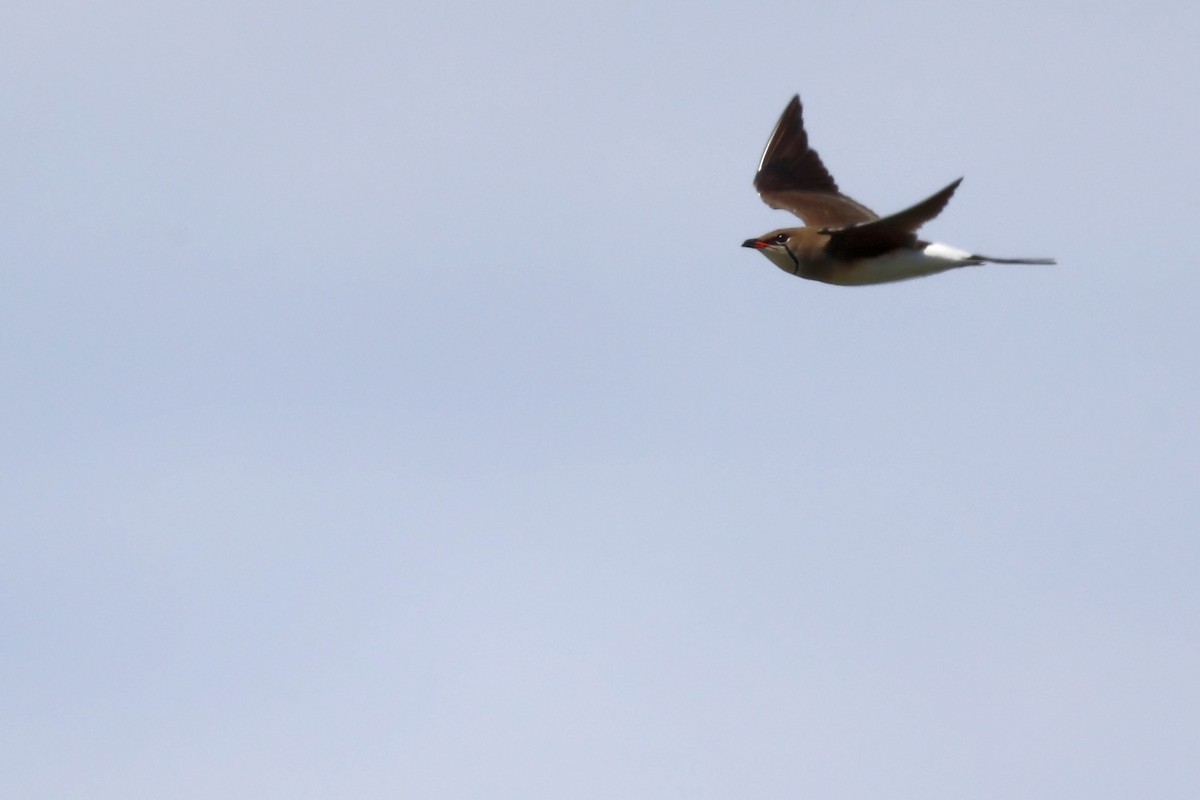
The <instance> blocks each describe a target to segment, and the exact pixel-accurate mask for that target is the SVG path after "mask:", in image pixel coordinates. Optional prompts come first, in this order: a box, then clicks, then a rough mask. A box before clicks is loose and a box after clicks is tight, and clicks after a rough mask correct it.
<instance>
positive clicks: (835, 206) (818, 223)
mask: <svg viewBox="0 0 1200 800" xmlns="http://www.w3.org/2000/svg"><path fill="white" fill-rule="evenodd" d="M803 114H804V110H803V108H802V107H801V106H800V95H796V96H794V97H793V98H792V101H791V102H790V103H788V105H787V108H785V109H784V110H783V116H781V117H780V118H779V122H777V123H776V124H775V130H774V131H772V132H771V138H770V140H769V141H768V142H767V147H766V149H765V150H764V151H763V155H762V160H761V161H759V162H758V173H757V174H756V175H755V176H754V188H755V189H758V194H759V196H760V197H762V199H763V202H765V203H766V204H767V205H769V206H770V207H771V208H782V209H784V210H786V211H790V212H792V213H793V214H795V215H796V216H797V217H799V218H800V219H802V220H804V222H805V224H806V225H809V226H812V227H819V228H841V227H845V226H847V225H856V224H858V223H860V222H870V221H871V220H875V219H878V218H879V217H878V215H877V214H875V212H873V211H871V209H869V208H867V207H866V206H864V205H861V204H859V203H857V202H855V201H854V200H851V199H850V198H849V197H846V195H844V194H842V193H841V192H839V191H838V187H837V183H836V182H835V181H834V180H833V176H832V175H830V174H829V170H827V169H825V165H824V164H822V163H821V157H820V156H818V155H817V151H816V150H813V149H812V148H811V147H809V146H808V134H807V133H805V131H804V116H803Z"/></svg>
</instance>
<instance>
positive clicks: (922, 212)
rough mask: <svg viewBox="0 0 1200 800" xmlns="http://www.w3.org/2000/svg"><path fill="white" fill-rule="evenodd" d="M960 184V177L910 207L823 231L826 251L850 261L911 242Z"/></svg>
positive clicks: (944, 205) (875, 254) (938, 212)
mask: <svg viewBox="0 0 1200 800" xmlns="http://www.w3.org/2000/svg"><path fill="white" fill-rule="evenodd" d="M960 183H962V178H959V179H958V180H956V181H955V182H954V183H952V184H950V185H949V186H947V187H946V188H945V189H942V190H941V191H940V192H937V193H936V194H933V195H930V196H929V197H927V198H925V199H924V200H922V201H921V202H919V203H917V204H916V205H915V206H910V207H909V208H906V209H904V210H903V211H900V212H898V213H896V214H892V215H891V216H890V217H884V218H882V219H877V220H874V221H873V222H866V223H863V224H862V225H854V226H852V227H849V228H842V229H840V230H830V231H827V232H828V233H829V244H828V245H827V248H826V249H827V251H828V252H829V254H830V255H836V256H837V257H839V258H843V259H846V260H848V261H850V260H853V259H856V258H871V257H873V256H877V255H881V254H883V253H886V252H888V251H890V250H895V249H896V248H898V247H907V246H909V245H911V244H912V243H913V242H915V241H916V238H917V236H916V233H917V230H918V229H919V228H920V227H921V226H922V225H924V224H925V223H926V222H928V221H929V220H931V219H933V218H934V217H936V216H937V215H938V214H940V213H942V209H943V208H945V207H946V204H947V203H949V202H950V197H951V196H952V195H953V194H954V190H955V189H957V188H958V185H959V184H960Z"/></svg>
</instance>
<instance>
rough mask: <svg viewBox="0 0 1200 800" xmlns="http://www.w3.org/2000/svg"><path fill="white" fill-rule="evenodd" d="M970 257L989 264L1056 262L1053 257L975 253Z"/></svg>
mask: <svg viewBox="0 0 1200 800" xmlns="http://www.w3.org/2000/svg"><path fill="white" fill-rule="evenodd" d="M971 258H978V259H979V260H981V261H987V262H988V263H990V264H1057V263H1058V262H1057V261H1055V260H1054V259H1053V258H992V257H991V256H982V255H979V254H978V253H976V254H975V255H973V256H971Z"/></svg>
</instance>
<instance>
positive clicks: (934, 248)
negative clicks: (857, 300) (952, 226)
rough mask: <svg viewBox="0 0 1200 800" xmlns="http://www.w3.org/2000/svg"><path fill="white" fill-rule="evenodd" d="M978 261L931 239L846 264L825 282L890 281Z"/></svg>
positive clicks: (863, 283)
mask: <svg viewBox="0 0 1200 800" xmlns="http://www.w3.org/2000/svg"><path fill="white" fill-rule="evenodd" d="M982 263H983V262H982V261H980V260H979V259H978V258H976V257H974V256H973V255H972V254H971V253H968V252H967V251H966V250H959V249H958V248H957V247H951V246H950V245H946V244H938V243H937V242H932V243H930V244H928V245H926V246H925V248H924V249H923V250H897V251H895V252H892V253H888V254H887V255H883V256H880V257H878V258H868V259H862V260H860V261H855V262H853V263H850V264H847V265H846V266H845V267H843V268H841V269H838V270H837V271H836V272H834V273H833V275H831V276H830V280H829V282H830V283H836V284H838V285H839V286H865V285H867V284H871V283H890V282H891V281H903V280H907V279H909V278H920V277H922V276H924V275H935V274H937V273H939V272H945V271H946V270H948V269H954V268H955V267H966V266H971V265H974V264H982Z"/></svg>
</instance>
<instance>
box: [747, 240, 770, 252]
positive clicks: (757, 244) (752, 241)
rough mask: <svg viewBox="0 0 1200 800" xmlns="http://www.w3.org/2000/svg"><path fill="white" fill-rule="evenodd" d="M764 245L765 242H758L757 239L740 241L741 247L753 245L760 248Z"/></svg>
mask: <svg viewBox="0 0 1200 800" xmlns="http://www.w3.org/2000/svg"><path fill="white" fill-rule="evenodd" d="M766 246H767V243H766V242H760V241H759V240H758V239H747V240H746V241H744V242H742V247H753V248H754V249H755V250H762V249H763V248H764V247H766Z"/></svg>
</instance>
